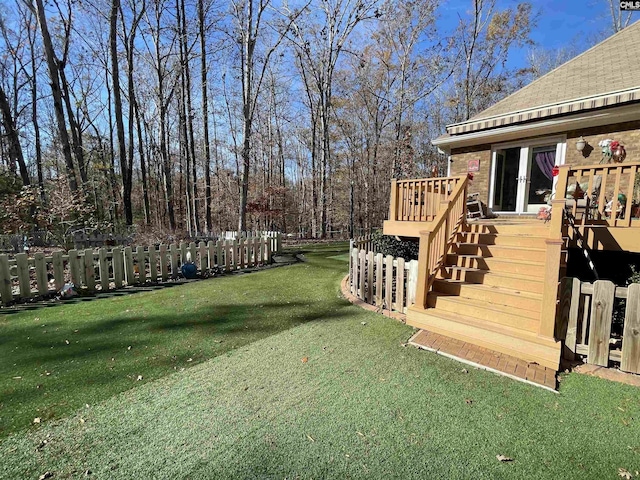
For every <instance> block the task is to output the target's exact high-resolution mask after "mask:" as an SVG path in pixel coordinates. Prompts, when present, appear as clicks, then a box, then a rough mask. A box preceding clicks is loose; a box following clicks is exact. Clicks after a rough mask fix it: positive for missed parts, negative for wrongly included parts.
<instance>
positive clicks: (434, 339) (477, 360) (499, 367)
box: [409, 330, 558, 390]
mask: <svg viewBox="0 0 640 480" xmlns="http://www.w3.org/2000/svg"><path fill="white" fill-rule="evenodd" d="M409 343H410V344H411V345H413V346H415V347H418V348H421V349H424V350H429V351H431V352H435V353H439V354H442V355H445V356H447V357H450V358H453V359H455V360H459V361H462V362H464V363H467V364H469V365H471V366H474V367H478V368H483V369H485V370H489V371H491V372H496V373H499V374H502V375H506V376H508V377H510V378H515V379H516V380H521V381H526V382H528V383H532V384H535V385H539V386H542V387H545V388H548V389H551V390H556V388H557V386H558V381H557V377H556V371H555V370H553V369H551V368H546V367H543V366H541V365H538V364H537V363H529V362H525V361H524V360H521V359H519V358H516V357H512V356H510V355H506V354H504V353H500V352H495V351H493V350H489V349H487V348H482V347H479V346H477V345H474V344H472V343H466V342H463V341H461V340H456V339H455V338H451V337H446V336H444V335H438V334H437V333H433V332H429V331H426V330H420V331H419V332H418V333H417V334H415V335H414V336H413V337H412V338H411V340H409Z"/></svg>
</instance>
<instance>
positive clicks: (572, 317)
mask: <svg viewBox="0 0 640 480" xmlns="http://www.w3.org/2000/svg"><path fill="white" fill-rule="evenodd" d="M564 281H565V285H564V287H563V288H562V292H564V294H563V301H564V299H565V296H568V297H569V300H568V303H569V311H568V319H567V320H566V321H567V333H566V336H565V339H564V352H563V357H564V358H566V359H567V360H575V358H576V344H577V340H578V317H579V312H580V285H581V282H580V280H579V279H577V278H565V279H564ZM559 311H560V312H562V314H561V315H562V316H564V312H565V309H564V308H561V309H559Z"/></svg>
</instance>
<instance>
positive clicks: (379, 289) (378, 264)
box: [376, 253, 383, 307]
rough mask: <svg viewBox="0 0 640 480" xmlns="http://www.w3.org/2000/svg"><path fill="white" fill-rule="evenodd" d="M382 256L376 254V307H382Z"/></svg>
mask: <svg viewBox="0 0 640 480" xmlns="http://www.w3.org/2000/svg"><path fill="white" fill-rule="evenodd" d="M382 272H383V270H382V254H381V253H377V254H376V305H377V306H378V307H381V306H382V277H383V273H382Z"/></svg>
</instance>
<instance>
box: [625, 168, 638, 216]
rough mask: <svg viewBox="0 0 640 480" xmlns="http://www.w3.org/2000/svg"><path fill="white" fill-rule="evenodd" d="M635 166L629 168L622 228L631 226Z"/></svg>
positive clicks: (636, 169)
mask: <svg viewBox="0 0 640 480" xmlns="http://www.w3.org/2000/svg"><path fill="white" fill-rule="evenodd" d="M637 171H638V166H637V165H632V166H630V167H629V186H628V187H627V204H626V205H625V207H624V226H625V227H630V226H631V207H632V205H633V189H634V187H635V183H636V173H637Z"/></svg>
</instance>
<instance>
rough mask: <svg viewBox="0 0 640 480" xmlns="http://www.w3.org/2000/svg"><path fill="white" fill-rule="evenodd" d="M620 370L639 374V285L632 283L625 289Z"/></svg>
mask: <svg viewBox="0 0 640 480" xmlns="http://www.w3.org/2000/svg"><path fill="white" fill-rule="evenodd" d="M620 370H622V371H623V372H631V373H640V283H632V284H631V285H629V287H628V289H627V310H626V312H625V315H624V332H623V334H622V359H621V361H620Z"/></svg>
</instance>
